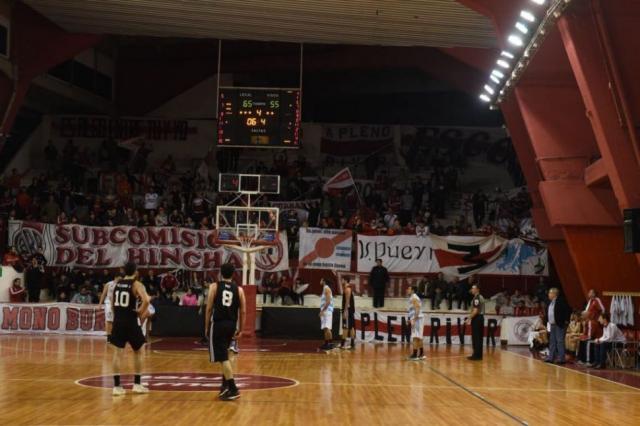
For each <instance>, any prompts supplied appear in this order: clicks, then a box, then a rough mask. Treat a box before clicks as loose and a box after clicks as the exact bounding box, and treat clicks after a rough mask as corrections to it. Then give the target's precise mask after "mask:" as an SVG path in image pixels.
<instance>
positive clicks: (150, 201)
mask: <svg viewBox="0 0 640 426" xmlns="http://www.w3.org/2000/svg"><path fill="white" fill-rule="evenodd" d="M159 199H160V197H159V196H158V194H156V193H155V192H147V193H146V194H144V208H145V209H146V210H155V209H157V208H158V201H159Z"/></svg>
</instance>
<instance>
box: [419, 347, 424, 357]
mask: <svg viewBox="0 0 640 426" xmlns="http://www.w3.org/2000/svg"><path fill="white" fill-rule="evenodd" d="M420 356H424V348H420Z"/></svg>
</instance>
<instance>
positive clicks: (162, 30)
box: [24, 0, 497, 48]
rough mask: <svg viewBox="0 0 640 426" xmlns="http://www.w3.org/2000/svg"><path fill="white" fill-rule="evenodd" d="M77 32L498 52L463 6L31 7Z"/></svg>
mask: <svg viewBox="0 0 640 426" xmlns="http://www.w3.org/2000/svg"><path fill="white" fill-rule="evenodd" d="M24 3H26V4H27V5H29V6H30V7H32V8H33V9H35V10H36V11H37V12H39V13H40V14H42V15H44V16H45V17H47V18H48V19H50V20H51V21H53V22H55V23H56V24H58V25H59V26H61V27H62V28H64V29H66V30H67V31H70V32H83V33H93V34H118V35H136V36H154V37H181V38H213V39H218V38H220V39H243V40H259V41H282V42H295V43H299V42H304V43H322V44H351V45H380V46H433V47H474V48H493V47H496V45H497V40H496V37H495V32H494V30H493V27H492V24H491V21H490V20H489V19H488V18H486V17H484V16H482V15H481V14H479V13H477V12H475V11H473V10H471V9H469V8H467V7H466V6H463V5H462V4H460V3H459V2H458V1H456V0H305V1H301V0H271V1H264V0H181V1H176V0H82V1H78V0H24Z"/></svg>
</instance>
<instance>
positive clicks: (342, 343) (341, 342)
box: [340, 339, 347, 348]
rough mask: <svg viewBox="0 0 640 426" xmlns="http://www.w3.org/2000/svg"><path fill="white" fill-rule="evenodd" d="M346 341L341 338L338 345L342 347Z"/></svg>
mask: <svg viewBox="0 0 640 426" xmlns="http://www.w3.org/2000/svg"><path fill="white" fill-rule="evenodd" d="M345 343H347V341H346V340H345V339H341V340H340V347H341V348H344V344H345Z"/></svg>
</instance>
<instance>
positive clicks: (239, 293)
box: [205, 263, 246, 401]
mask: <svg viewBox="0 0 640 426" xmlns="http://www.w3.org/2000/svg"><path fill="white" fill-rule="evenodd" d="M234 272H235V268H234V267H233V265H232V264H230V263H225V264H224V265H222V267H221V268H220V274H221V275H222V279H221V280H220V282H219V283H212V284H211V285H210V286H209V294H208V296H207V313H206V315H205V321H206V322H205V333H206V334H207V337H208V338H209V357H210V360H211V362H219V363H221V364H222V376H223V377H222V386H221V387H220V393H219V394H218V398H220V399H221V400H223V401H231V400H234V399H238V398H239V397H240V392H238V387H237V386H236V383H235V381H234V380H233V370H232V369H231V361H229V345H230V344H231V340H232V339H233V338H234V337H235V338H239V337H241V335H242V328H243V327H244V320H245V316H246V304H245V299H244V291H243V290H242V288H240V287H238V285H237V284H236V283H234V282H233V281H232V277H233V273H234ZM238 314H239V316H240V321H239V322H238Z"/></svg>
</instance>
